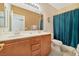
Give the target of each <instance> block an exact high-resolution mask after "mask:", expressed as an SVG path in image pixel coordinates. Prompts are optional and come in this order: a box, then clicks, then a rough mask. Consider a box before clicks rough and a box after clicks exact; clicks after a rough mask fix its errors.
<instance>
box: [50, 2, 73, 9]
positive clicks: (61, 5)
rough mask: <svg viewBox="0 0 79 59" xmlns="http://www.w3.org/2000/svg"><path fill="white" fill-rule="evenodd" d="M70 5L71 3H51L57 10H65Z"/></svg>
mask: <svg viewBox="0 0 79 59" xmlns="http://www.w3.org/2000/svg"><path fill="white" fill-rule="evenodd" d="M69 4H71V3H50V5H51V6H52V7H55V8H63V7H65V6H68V5H69Z"/></svg>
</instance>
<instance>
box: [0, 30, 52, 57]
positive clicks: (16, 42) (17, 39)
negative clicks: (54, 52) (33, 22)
mask: <svg viewBox="0 0 79 59" xmlns="http://www.w3.org/2000/svg"><path fill="white" fill-rule="evenodd" d="M0 44H3V45H2V47H1V46H0V48H2V49H1V50H0V55H1V56H45V55H48V54H49V53H50V51H51V34H50V33H48V32H44V31H25V32H22V33H21V34H18V35H13V34H12V35H11V34H9V35H8V34H6V35H3V37H0Z"/></svg>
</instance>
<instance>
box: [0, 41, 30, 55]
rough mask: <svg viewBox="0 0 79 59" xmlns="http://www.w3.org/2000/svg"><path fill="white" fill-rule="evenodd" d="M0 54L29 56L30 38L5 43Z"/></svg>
mask: <svg viewBox="0 0 79 59" xmlns="http://www.w3.org/2000/svg"><path fill="white" fill-rule="evenodd" d="M0 55H5V56H6V55H7V56H22V55H23V56H25V55H26V56H27V55H31V44H30V40H24V41H19V40H18V41H17V42H13V43H10V44H9V43H8V44H5V46H4V49H3V50H2V51H0Z"/></svg>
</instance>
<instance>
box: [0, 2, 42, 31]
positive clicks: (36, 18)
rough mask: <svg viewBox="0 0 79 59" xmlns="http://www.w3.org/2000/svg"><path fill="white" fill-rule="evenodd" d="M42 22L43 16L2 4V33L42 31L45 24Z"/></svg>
mask: <svg viewBox="0 0 79 59" xmlns="http://www.w3.org/2000/svg"><path fill="white" fill-rule="evenodd" d="M19 5H21V4H19ZM41 20H43V18H42V17H41V14H38V13H35V12H33V11H30V10H27V9H24V8H22V7H19V6H16V5H14V4H9V3H6V4H1V3H0V33H1V32H13V31H30V30H42V28H41V27H42V25H43V24H42V23H43V22H42V21H41ZM40 25H41V27H40ZM40 28H41V29H40Z"/></svg>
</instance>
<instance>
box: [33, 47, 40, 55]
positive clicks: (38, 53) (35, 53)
mask: <svg viewBox="0 0 79 59" xmlns="http://www.w3.org/2000/svg"><path fill="white" fill-rule="evenodd" d="M40 54H41V51H40V49H38V50H35V51H33V52H32V56H40Z"/></svg>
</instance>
